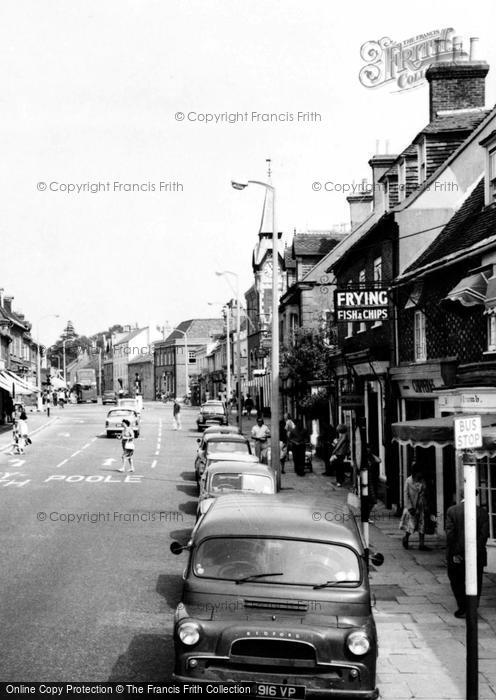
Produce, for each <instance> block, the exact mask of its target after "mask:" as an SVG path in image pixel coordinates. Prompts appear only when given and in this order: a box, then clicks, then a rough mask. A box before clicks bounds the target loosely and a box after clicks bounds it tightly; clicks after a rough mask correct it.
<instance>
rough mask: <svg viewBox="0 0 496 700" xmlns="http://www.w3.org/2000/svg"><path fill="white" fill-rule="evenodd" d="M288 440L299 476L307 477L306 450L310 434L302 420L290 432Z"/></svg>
mask: <svg viewBox="0 0 496 700" xmlns="http://www.w3.org/2000/svg"><path fill="white" fill-rule="evenodd" d="M288 440H289V447H290V449H291V453H292V455H293V463H294V470H295V472H296V474H298V476H305V448H306V444H307V442H308V432H307V431H306V430H305V428H304V427H303V425H302V423H301V421H300V420H297V421H296V423H295V427H294V428H292V430H290V431H289V435H288Z"/></svg>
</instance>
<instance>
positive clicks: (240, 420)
mask: <svg viewBox="0 0 496 700" xmlns="http://www.w3.org/2000/svg"><path fill="white" fill-rule="evenodd" d="M215 274H216V275H218V276H219V277H221V276H223V275H232V276H233V277H235V278H236V353H237V355H238V362H237V375H238V380H237V381H238V392H237V394H238V429H239V432H240V433H241V432H242V429H243V409H242V406H241V308H240V303H239V276H238V274H237V273H236V272H232V271H231V270H224V271H223V272H216V273H215Z"/></svg>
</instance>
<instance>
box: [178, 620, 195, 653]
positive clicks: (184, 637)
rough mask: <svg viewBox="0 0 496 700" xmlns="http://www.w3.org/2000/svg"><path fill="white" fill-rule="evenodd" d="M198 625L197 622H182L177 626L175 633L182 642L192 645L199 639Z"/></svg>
mask: <svg viewBox="0 0 496 700" xmlns="http://www.w3.org/2000/svg"><path fill="white" fill-rule="evenodd" d="M200 631H201V628H200V625H199V624H198V623H197V622H192V621H191V620H190V621H189V622H183V623H181V624H180V625H179V627H178V628H177V634H178V636H179V639H180V640H181V642H182V643H183V644H186V645H187V646H190V647H191V646H193V645H194V644H196V643H197V642H198V641H199V639H200Z"/></svg>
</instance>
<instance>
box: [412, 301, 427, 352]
mask: <svg viewBox="0 0 496 700" xmlns="http://www.w3.org/2000/svg"><path fill="white" fill-rule="evenodd" d="M414 334H415V337H414V344H415V348H414V353H415V355H414V359H415V362H425V360H427V343H426V337H425V314H424V312H423V311H416V312H415V318H414Z"/></svg>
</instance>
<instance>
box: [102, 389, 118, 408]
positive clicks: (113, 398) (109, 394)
mask: <svg viewBox="0 0 496 700" xmlns="http://www.w3.org/2000/svg"><path fill="white" fill-rule="evenodd" d="M108 403H115V404H116V403H117V394H116V393H115V391H104V392H103V395H102V404H103V405H104V406H105V405H106V404H108Z"/></svg>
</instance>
